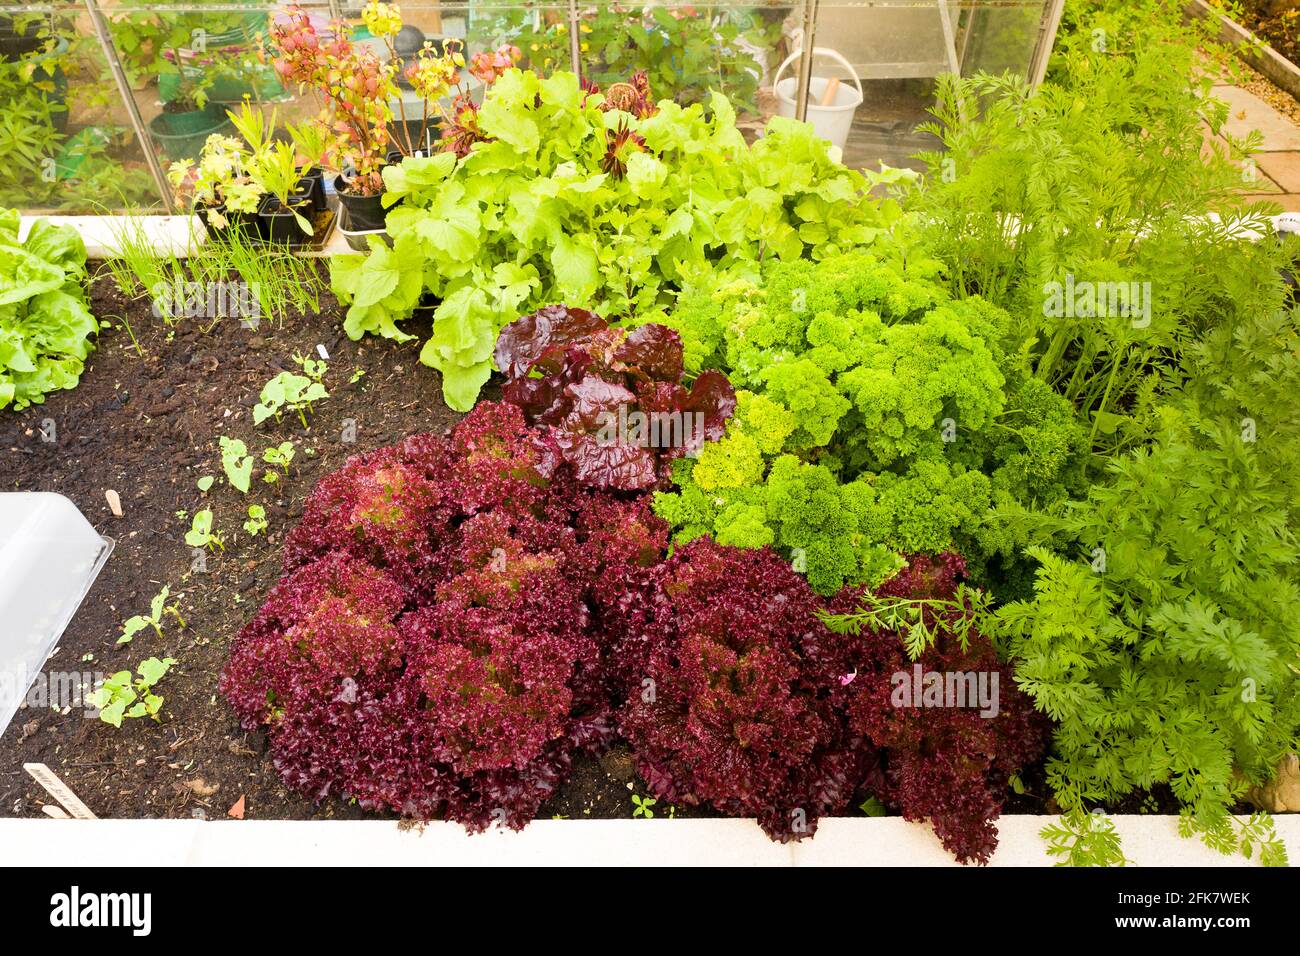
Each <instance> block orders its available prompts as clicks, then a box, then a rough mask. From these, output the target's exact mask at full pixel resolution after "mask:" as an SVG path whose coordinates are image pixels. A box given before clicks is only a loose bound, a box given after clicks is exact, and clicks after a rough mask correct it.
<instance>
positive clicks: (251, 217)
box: [194, 203, 258, 238]
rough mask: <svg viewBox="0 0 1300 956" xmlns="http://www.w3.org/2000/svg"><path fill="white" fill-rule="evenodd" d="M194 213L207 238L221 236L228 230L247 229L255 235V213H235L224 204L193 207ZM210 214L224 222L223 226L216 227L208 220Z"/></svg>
mask: <svg viewBox="0 0 1300 956" xmlns="http://www.w3.org/2000/svg"><path fill="white" fill-rule="evenodd" d="M194 213H195V215H197V216H198V217H199V219H200V220H202V222H203V228H204V229H206V230H207V233H208V235H209V236H212V237H213V238H215V237H217V236H219V235H221V234H222V233H224V232H226V231H228V230H230V229H247V230H248V231H249V232H251V233H254V234H257V231H258V223H257V213H255V212H235V211H233V210H230V209H227V208H226V204H225V203H220V204H219V205H216V206H195V207H194ZM210 213H216V214H218V215H220V216H222V217H223V218H224V219H225V220H226V224H225V225H224V226H218V225H216V224H215V223H213V222H212V221H211V220H210V219H209V218H208V216H209V214H210Z"/></svg>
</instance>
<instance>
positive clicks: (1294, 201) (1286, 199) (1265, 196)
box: [1243, 193, 1300, 212]
mask: <svg viewBox="0 0 1300 956" xmlns="http://www.w3.org/2000/svg"><path fill="white" fill-rule="evenodd" d="M1243 198H1245V199H1248V200H1250V201H1252V202H1271V203H1275V204H1277V205H1279V206H1281V207H1282V211H1283V212H1300V193H1251V194H1249V195H1247V196H1245V197H1243Z"/></svg>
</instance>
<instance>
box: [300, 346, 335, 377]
mask: <svg viewBox="0 0 1300 956" xmlns="http://www.w3.org/2000/svg"><path fill="white" fill-rule="evenodd" d="M293 360H294V361H295V362H297V363H298V367H299V368H301V369H302V374H303V375H306V376H307V377H308V378H309V379H311V380H312V381H313V382H321V381H324V379H325V373H326V372H328V371H329V369H330V364H329V362H327V361H325V360H324V359H314V358H312V357H310V356H308V355H302V354H301V353H299V352H294V353H293Z"/></svg>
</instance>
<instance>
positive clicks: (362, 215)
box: [270, 7, 393, 229]
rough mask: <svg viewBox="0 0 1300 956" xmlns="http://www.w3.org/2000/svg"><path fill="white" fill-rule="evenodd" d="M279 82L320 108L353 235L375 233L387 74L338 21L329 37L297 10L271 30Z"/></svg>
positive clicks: (380, 216)
mask: <svg viewBox="0 0 1300 956" xmlns="http://www.w3.org/2000/svg"><path fill="white" fill-rule="evenodd" d="M270 40H271V45H272V47H273V48H274V50H275V52H276V54H277V56H276V59H275V70H276V73H277V74H278V75H279V76H280V78H281V79H282V80H284V81H285V82H288V83H294V84H297V86H298V88H299V90H301V91H305V92H307V93H309V94H310V95H311V96H312V98H313V99H314V100H315V102H316V104H317V105H318V107H319V113H318V117H317V120H316V123H317V125H319V126H320V127H321V129H323V130H324V131H325V132H326V135H327V137H328V138H329V139H330V140H331V141H332V142H331V143H330V147H329V148H328V149H327V150H325V151H326V152H329V153H330V154H332V155H333V156H335V157H336V159H337V161H338V162H339V163H340V165H342V166H344V167H346V168H347V169H348V172H345V173H342V174H340V176H339V177H338V178H337V179H336V180H335V181H334V186H335V189H336V190H337V191H338V194H339V199H340V201H341V202H342V203H343V205H344V207H345V208H346V209H347V210H348V215H349V218H350V220H351V221H352V223H353V224H354V228H359V227H360V225H358V224H363V225H364V227H365V228H371V229H381V228H383V225H384V209H383V205H382V203H381V201H380V196H381V195H382V193H383V191H384V179H383V176H382V175H381V173H382V171H383V168H384V164H385V161H386V160H385V157H386V155H387V152H388V142H389V140H388V120H389V119H390V114H389V110H388V103H387V100H388V93H389V91H390V89H392V87H393V81H392V79H393V78H392V74H393V67H392V66H391V65H389V64H385V63H382V62H381V61H380V59H379V56H378V54H376V53H375V51H374V49H373V48H371V47H369V46H364V45H361V44H354V43H353V42H352V41H351V39H349V37H348V27H347V25H346V24H345V23H343V22H341V21H338V22H335V23H334V24H332V26H331V27H330V28H329V29H328V30H318V29H317V23H316V21H315V19H313V17H311V16H310V15H309V14H308V13H307V12H306V11H305V10H303V9H302V8H301V7H291V8H289V10H287V11H286V12H284V13H283V14H281V15H279V16H277V17H276V19H275V20H274V21H273V22H272V24H271V29H270Z"/></svg>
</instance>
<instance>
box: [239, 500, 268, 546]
mask: <svg viewBox="0 0 1300 956" xmlns="http://www.w3.org/2000/svg"><path fill="white" fill-rule="evenodd" d="M244 530H245V531H247V532H248V533H249V535H250V536H251V537H254V538H256V537H257V536H258V535H259V534H261V533H262V532H263V531H265V530H266V509H265V508H263V507H262V506H261V505H249V506H248V520H247V521H245V522H244Z"/></svg>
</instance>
